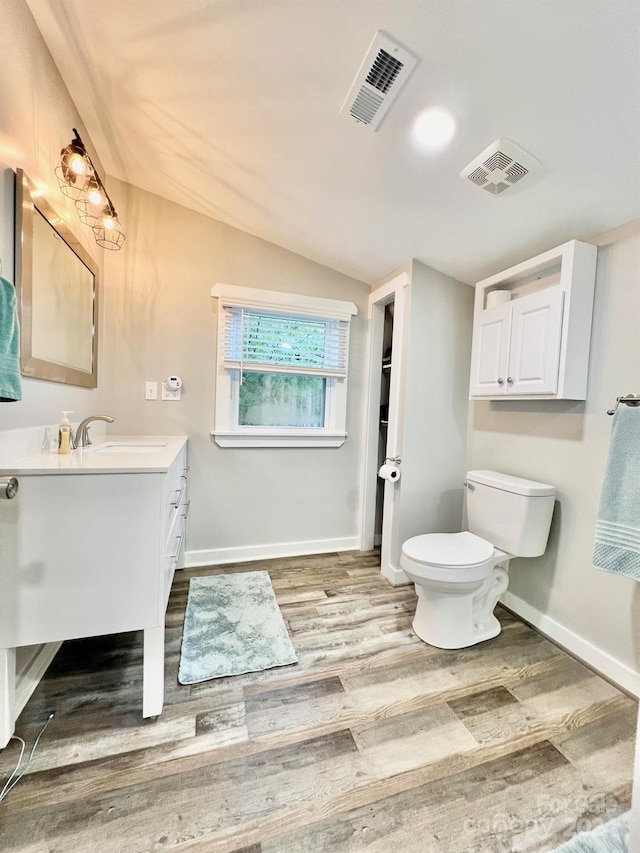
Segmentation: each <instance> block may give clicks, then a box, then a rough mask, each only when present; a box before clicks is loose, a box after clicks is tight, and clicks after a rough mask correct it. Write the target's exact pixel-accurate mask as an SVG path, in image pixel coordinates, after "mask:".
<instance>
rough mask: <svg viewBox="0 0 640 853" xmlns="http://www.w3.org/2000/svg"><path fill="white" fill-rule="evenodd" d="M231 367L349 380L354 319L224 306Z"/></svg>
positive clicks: (226, 355)
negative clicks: (351, 322) (348, 371)
mask: <svg viewBox="0 0 640 853" xmlns="http://www.w3.org/2000/svg"><path fill="white" fill-rule="evenodd" d="M223 310H224V312H225V314H224V341H223V345H222V349H223V351H222V357H223V362H224V366H225V368H227V369H232V370H241V371H260V372H262V373H289V374H291V373H300V374H306V375H315V376H325V377H333V378H344V377H346V375H347V362H348V354H349V321H348V320H339V319H336V318H333V317H314V316H303V315H295V314H289V313H279V312H271V311H263V310H260V309H253V308H246V307H239V306H233V305H225V306H224V309H223Z"/></svg>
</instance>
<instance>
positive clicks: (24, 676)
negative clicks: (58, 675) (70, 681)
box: [14, 643, 62, 719]
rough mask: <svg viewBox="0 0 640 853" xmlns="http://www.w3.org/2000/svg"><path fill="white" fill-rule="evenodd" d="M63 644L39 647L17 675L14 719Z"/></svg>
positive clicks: (48, 644)
mask: <svg viewBox="0 0 640 853" xmlns="http://www.w3.org/2000/svg"><path fill="white" fill-rule="evenodd" d="M61 645H62V643H45V644H44V645H42V646H39V647H38V650H37V651H36V652H35V654H34V655H33V657H32V658H31V659H30V661H29V662H28V663H27V665H26V666H25V667H23V669H22V670H21V671H20V672H17V673H16V701H15V711H14V717H15V718H16V719H17V717H18V715H19V714H20V713H21V712H22V709H23V708H24V706H25V705H26V704H27V702H28V701H29V699H30V698H31V694H32V693H33V691H34V690H35V689H36V687H37V686H38V684H39V683H40V680H41V678H42V677H43V676H44V674H45V672H46V671H47V669H48V668H49V665H50V663H51V661H52V660H53V659H54V657H55V656H56V654H57V653H58V649H59V648H60V646H61Z"/></svg>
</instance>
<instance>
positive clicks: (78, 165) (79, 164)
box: [69, 154, 87, 175]
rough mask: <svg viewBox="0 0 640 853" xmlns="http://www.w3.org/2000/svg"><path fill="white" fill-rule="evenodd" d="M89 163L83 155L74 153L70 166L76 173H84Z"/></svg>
mask: <svg viewBox="0 0 640 853" xmlns="http://www.w3.org/2000/svg"><path fill="white" fill-rule="evenodd" d="M86 166H87V164H86V163H85V161H84V157H81V156H80V154H74V155H73V157H72V158H71V162H70V163H69V168H70V169H71V171H72V172H75V173H76V175H84V173H85V172H86Z"/></svg>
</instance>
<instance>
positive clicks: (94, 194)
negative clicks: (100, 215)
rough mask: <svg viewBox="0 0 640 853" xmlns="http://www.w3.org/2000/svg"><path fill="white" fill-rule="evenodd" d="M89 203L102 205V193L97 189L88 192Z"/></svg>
mask: <svg viewBox="0 0 640 853" xmlns="http://www.w3.org/2000/svg"><path fill="white" fill-rule="evenodd" d="M89 201H90V202H91V204H96V205H98V204H102V202H103V201H104V198H103V197H102V193H101V192H100V190H99V189H97V188H96V189H92V190H89Z"/></svg>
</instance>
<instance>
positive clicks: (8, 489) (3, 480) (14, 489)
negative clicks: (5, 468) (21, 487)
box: [0, 477, 18, 501]
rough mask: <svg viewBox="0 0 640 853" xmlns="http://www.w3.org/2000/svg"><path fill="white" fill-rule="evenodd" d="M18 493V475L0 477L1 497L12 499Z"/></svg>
mask: <svg viewBox="0 0 640 853" xmlns="http://www.w3.org/2000/svg"><path fill="white" fill-rule="evenodd" d="M17 494H18V479H17V477H0V498H4V499H5V500H8V501H12V500H13V499H14V498H15V496H16V495H17Z"/></svg>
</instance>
